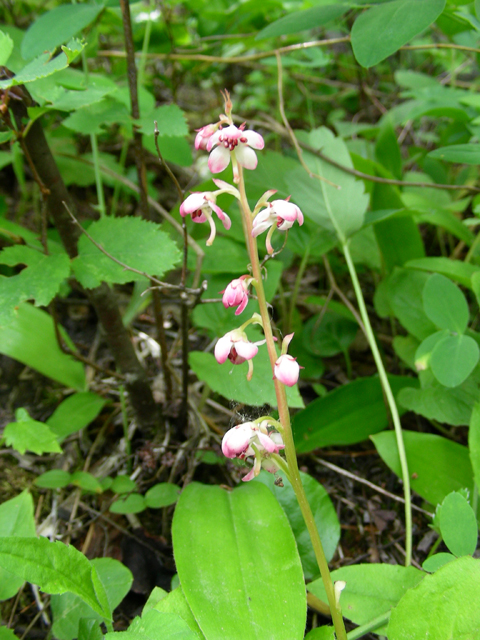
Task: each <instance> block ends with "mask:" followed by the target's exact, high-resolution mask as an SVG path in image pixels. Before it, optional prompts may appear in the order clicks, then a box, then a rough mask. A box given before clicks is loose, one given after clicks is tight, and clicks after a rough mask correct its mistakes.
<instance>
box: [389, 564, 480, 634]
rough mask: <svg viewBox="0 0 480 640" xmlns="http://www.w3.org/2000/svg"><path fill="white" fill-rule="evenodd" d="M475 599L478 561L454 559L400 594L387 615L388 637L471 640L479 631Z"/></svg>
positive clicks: (478, 591) (479, 595) (479, 576)
mask: <svg viewBox="0 0 480 640" xmlns="http://www.w3.org/2000/svg"><path fill="white" fill-rule="evenodd" d="M447 594H448V597H446V595H447ZM479 600H480V561H479V560H474V559H473V558H470V557H465V558H458V560H455V561H454V562H449V563H448V564H446V565H445V566H443V567H441V568H440V569H439V570H438V571H436V572H435V573H433V574H431V575H427V576H425V578H424V579H423V581H422V582H421V583H420V584H419V585H418V586H417V587H416V588H414V589H410V590H409V591H408V592H407V593H406V594H405V595H404V597H403V598H402V599H401V600H400V602H399V604H398V605H397V607H396V608H395V609H394V610H393V611H392V615H391V616H390V622H389V625H388V639H389V640H406V639H407V638H408V640H423V639H424V638H428V637H430V638H435V640H452V639H453V638H455V640H475V638H478V635H479V634H480V608H479V607H478V602H479Z"/></svg>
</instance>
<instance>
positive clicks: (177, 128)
mask: <svg viewBox="0 0 480 640" xmlns="http://www.w3.org/2000/svg"><path fill="white" fill-rule="evenodd" d="M155 121H156V122H157V126H158V131H159V135H160V136H162V137H166V136H168V137H176V138H180V137H182V136H187V135H188V126H187V122H186V120H185V113H184V112H183V111H182V110H181V109H180V107H178V106H177V105H176V104H164V105H162V106H161V107H156V108H155V109H154V110H153V111H151V112H150V113H148V114H146V115H144V116H142V117H141V118H140V120H139V122H138V127H139V129H140V131H141V132H142V133H144V134H145V135H147V136H152V135H153V134H154V132H155ZM160 149H161V147H160Z"/></svg>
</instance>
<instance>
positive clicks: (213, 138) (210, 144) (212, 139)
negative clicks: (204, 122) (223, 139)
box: [207, 129, 222, 151]
mask: <svg viewBox="0 0 480 640" xmlns="http://www.w3.org/2000/svg"><path fill="white" fill-rule="evenodd" d="M221 134H222V129H217V131H215V133H214V134H213V135H211V136H210V137H209V138H208V142H207V151H211V150H212V149H213V147H214V146H215V145H216V144H218V142H219V138H220V136H221Z"/></svg>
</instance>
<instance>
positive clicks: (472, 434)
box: [468, 402, 480, 487]
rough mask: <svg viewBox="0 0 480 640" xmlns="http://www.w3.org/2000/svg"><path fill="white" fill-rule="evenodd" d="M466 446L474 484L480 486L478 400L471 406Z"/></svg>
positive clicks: (479, 409) (479, 417) (479, 419)
mask: <svg viewBox="0 0 480 640" xmlns="http://www.w3.org/2000/svg"><path fill="white" fill-rule="evenodd" d="M468 448H469V451H470V461H471V463H472V468H473V475H474V477H475V484H476V485H477V487H480V402H476V403H475V405H474V407H473V411H472V417H471V420H470V429H469V430H468Z"/></svg>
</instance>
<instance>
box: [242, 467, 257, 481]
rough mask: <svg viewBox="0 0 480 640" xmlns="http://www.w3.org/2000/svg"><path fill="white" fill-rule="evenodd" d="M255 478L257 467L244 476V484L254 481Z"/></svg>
mask: <svg viewBox="0 0 480 640" xmlns="http://www.w3.org/2000/svg"><path fill="white" fill-rule="evenodd" d="M254 477H255V467H252V469H250V471H249V472H248V473H247V475H246V476H243V478H242V482H248V481H249V480H253V479H254Z"/></svg>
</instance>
